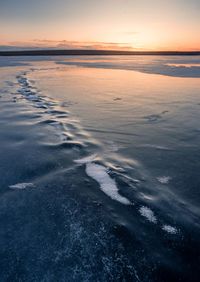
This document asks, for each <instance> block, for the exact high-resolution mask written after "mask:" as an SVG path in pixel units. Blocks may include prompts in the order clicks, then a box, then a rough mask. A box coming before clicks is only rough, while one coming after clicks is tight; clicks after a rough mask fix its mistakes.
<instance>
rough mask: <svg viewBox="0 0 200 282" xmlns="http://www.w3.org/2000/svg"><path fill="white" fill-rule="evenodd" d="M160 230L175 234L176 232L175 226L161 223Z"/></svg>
mask: <svg viewBox="0 0 200 282" xmlns="http://www.w3.org/2000/svg"><path fill="white" fill-rule="evenodd" d="M162 230H164V231H166V232H168V233H170V234H177V233H178V230H177V229H176V228H175V227H173V226H170V225H163V227H162Z"/></svg>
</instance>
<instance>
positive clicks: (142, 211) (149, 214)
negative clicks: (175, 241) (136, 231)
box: [139, 206, 157, 223]
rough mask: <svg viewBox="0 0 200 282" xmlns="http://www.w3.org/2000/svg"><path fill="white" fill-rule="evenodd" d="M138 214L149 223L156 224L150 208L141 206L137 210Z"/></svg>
mask: <svg viewBox="0 0 200 282" xmlns="http://www.w3.org/2000/svg"><path fill="white" fill-rule="evenodd" d="M139 212H140V214H141V215H142V216H144V217H145V218H146V219H147V220H149V221H150V222H153V223H156V222H157V218H156V217H155V215H154V212H153V211H152V210H151V209H150V208H148V207H144V206H142V207H141V208H140V209H139Z"/></svg>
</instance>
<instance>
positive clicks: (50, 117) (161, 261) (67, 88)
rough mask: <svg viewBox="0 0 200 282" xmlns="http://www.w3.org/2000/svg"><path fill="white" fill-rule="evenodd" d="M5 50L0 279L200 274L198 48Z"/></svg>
mask: <svg viewBox="0 0 200 282" xmlns="http://www.w3.org/2000/svg"><path fill="white" fill-rule="evenodd" d="M0 60H1V62H0V65H1V66H2V68H1V69H0V72H1V81H0V144H1V150H0V159H1V162H0V175H1V181H0V184H1V185H0V201H1V202H0V220H1V225H2V226H3V228H1V231H0V250H1V251H0V258H1V259H0V269H1V270H0V280H1V281H123V280H124V281H190V278H191V273H192V277H193V281H198V278H199V273H198V266H199V256H198V253H199V235H200V234H199V230H200V226H199V220H198V219H199V199H200V195H199V190H198V186H199V183H200V179H199V157H200V152H199V137H200V136H199V122H198V121H199V105H200V98H199V89H200V87H199V86H200V81H199V78H197V77H198V73H197V72H195V73H193V74H194V75H193V78H189V77H192V72H191V71H193V69H190V70H189V72H190V74H189V73H188V69H189V68H191V66H192V67H193V66H195V65H197V67H198V60H199V59H198V57H196V58H193V57H192V58H190V59H189V58H185V57H184V58H171V57H170V58H168V59H166V58H159V59H158V58H157V59H156V63H155V59H153V60H154V61H153V62H152V59H149V58H146V59H142V65H143V70H142V72H148V73H149V72H150V70H152V69H153V71H151V73H155V65H157V68H156V73H159V70H160V69H161V67H159V68H158V63H159V61H160V65H163V64H167V62H168V63H169V66H170V67H174V68H175V67H176V64H178V62H179V63H180V61H181V62H182V64H183V63H185V64H190V65H191V66H189V67H187V70H186V72H185V73H184V76H185V77H186V78H180V77H179V76H183V75H180V72H179V69H177V71H176V72H175V70H174V71H173V72H171V75H172V76H173V77H169V76H170V74H169V73H170V71H171V69H169V68H168V69H167V71H168V73H166V75H167V76H161V75H154V74H144V73H141V72H134V71H133V70H134V69H136V68H135V67H134V65H136V66H138V65H140V66H141V58H139V59H136V58H133V59H130V58H128V65H129V69H131V71H128V70H127V68H128V67H127V62H126V63H124V60H125V59H123V60H122V59H120V58H119V59H118V60H117V59H116V58H114V59H113V58H111V59H108V58H101V59H100V58H92V59H91V58H90V60H89V59H88V58H81V59H80V58H69V59H67V58H60V59H59V61H60V62H65V63H64V64H61V63H60V64H58V63H57V62H58V59H57V58H56V62H55V63H54V62H53V60H54V58H48V60H47V59H46V58H45V59H44V58H40V59H39V58H30V59H29V60H27V58H21V59H19V58H12V59H10V58H9V59H7V60H5V59H0ZM20 60H21V61H20ZM84 60H85V61H87V62H86V63H87V64H90V66H89V67H90V68H86V66H87V65H84V66H85V67H77V65H79V66H83V61H84ZM97 60H98V62H97ZM113 60H114V62H113ZM131 60H132V62H131ZM137 60H138V61H137ZM145 60H146V61H145ZM68 61H69V64H68V65H67V64H66V62H68ZM110 61H112V65H110ZM74 62H75V64H74ZM77 62H78V64H77ZM97 63H98V65H97ZM131 63H132V68H130V64H131ZM133 63H134V64H133ZM84 64H85V62H84ZM105 64H109V68H113V70H111V69H109V70H107V69H106V68H107V67H108V66H106V67H105V66H104V65H105ZM116 64H118V65H119V67H116ZM174 64H175V66H174ZM15 65H16V66H15ZM72 65H73V66H72ZM74 65H76V66H74ZM6 66H7V67H6ZM101 66H102V69H101ZM144 66H145V68H144ZM91 67H92V68H91ZM95 67H96V68H95ZM178 67H179V65H178ZM115 68H118V69H123V68H124V69H126V70H114V69H115ZM147 68H148V71H145V70H146V69H147ZM165 70H166V69H165ZM195 70H197V69H196V68H195ZM139 71H140V70H139ZM160 74H163V72H162V71H160ZM176 76H177V77H176Z"/></svg>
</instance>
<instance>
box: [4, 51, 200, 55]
mask: <svg viewBox="0 0 200 282" xmlns="http://www.w3.org/2000/svg"><path fill="white" fill-rule="evenodd" d="M128 55H134V56H138V55H142V56H143V55H145V56H151V55H152V56H199V55H200V51H117V50H24V51H21V50H20V51H0V56H128Z"/></svg>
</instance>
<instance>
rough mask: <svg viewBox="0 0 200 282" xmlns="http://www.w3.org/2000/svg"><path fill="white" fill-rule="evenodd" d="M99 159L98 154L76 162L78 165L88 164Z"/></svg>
mask: <svg viewBox="0 0 200 282" xmlns="http://www.w3.org/2000/svg"><path fill="white" fill-rule="evenodd" d="M96 157H97V154H93V155H91V156H88V157H85V158H82V159H79V160H75V161H74V162H75V163H77V164H87V163H89V162H92V161H94V160H95V158H96Z"/></svg>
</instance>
